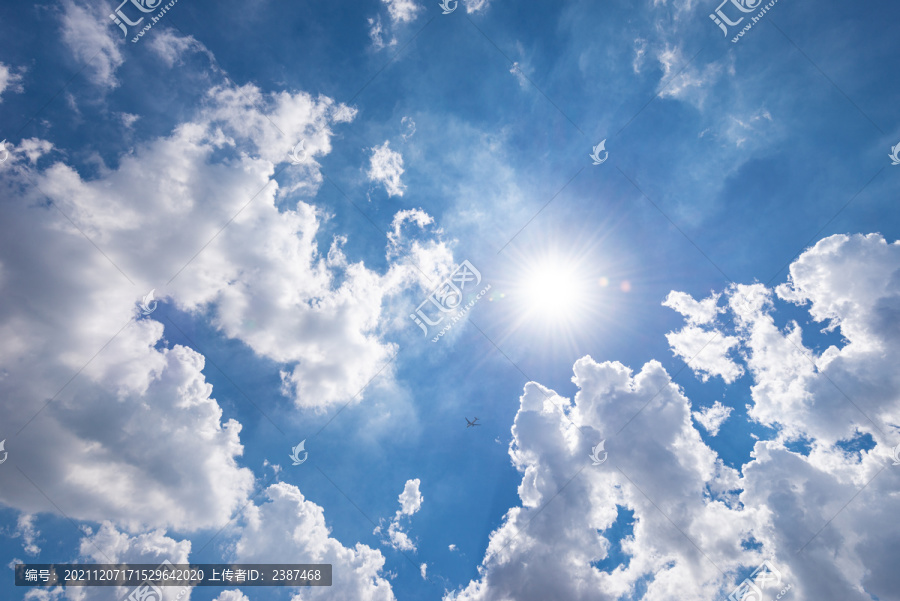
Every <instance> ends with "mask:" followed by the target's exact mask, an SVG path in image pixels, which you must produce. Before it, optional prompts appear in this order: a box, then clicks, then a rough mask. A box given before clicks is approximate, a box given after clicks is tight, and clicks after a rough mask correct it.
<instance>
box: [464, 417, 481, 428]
mask: <svg viewBox="0 0 900 601" xmlns="http://www.w3.org/2000/svg"><path fill="white" fill-rule="evenodd" d="M477 421H478V418H477V417H476V418H475V419H474V420H472V421H469V418H468V417H467V418H466V428H471V427H472V426H480V425H481V424H476V423H475V422H477Z"/></svg>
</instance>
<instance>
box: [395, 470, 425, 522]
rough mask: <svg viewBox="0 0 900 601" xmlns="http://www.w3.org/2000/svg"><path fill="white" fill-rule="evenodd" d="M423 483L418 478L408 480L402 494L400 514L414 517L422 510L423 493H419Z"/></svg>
mask: <svg viewBox="0 0 900 601" xmlns="http://www.w3.org/2000/svg"><path fill="white" fill-rule="evenodd" d="M421 483H422V482H421V481H420V480H419V479H418V478H416V479H414V480H407V481H406V485H405V486H404V487H403V492H402V493H400V512H401V513H402V514H403V515H413V514H414V513H416V512H417V511H419V510H420V509H421V508H422V493H421V492H419V485H420V484H421Z"/></svg>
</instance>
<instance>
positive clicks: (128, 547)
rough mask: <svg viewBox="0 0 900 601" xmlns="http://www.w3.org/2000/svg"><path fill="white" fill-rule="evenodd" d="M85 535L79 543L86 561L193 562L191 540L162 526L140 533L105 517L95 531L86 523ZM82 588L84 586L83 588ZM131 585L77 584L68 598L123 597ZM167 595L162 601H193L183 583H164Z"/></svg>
mask: <svg viewBox="0 0 900 601" xmlns="http://www.w3.org/2000/svg"><path fill="white" fill-rule="evenodd" d="M83 530H84V532H85V536H84V537H82V539H81V541H80V543H79V555H80V559H81V560H82V561H83V562H84V563H128V564H138V563H145V564H153V565H161V564H163V563H164V562H166V561H168V562H169V563H172V564H186V563H190V561H189V559H188V557H189V555H190V551H191V542H190V541H187V540H184V541H176V540H175V539H172V538H170V537H168V536H166V535H165V533H164V532H163V531H162V530H153V531H151V532H145V533H142V534H137V535H134V536H132V535H130V534H128V533H126V532H121V531H119V530H118V529H116V528H115V526H113V525H112V524H111V523H110V522H108V521H103V522H102V523H101V525H100V528H99V529H98V530H97V532H96V533H95V532H94V531H93V530H92V529H91V528H88V527H84V528H83ZM79 589H80V590H79ZM88 590H89V591H90V592H89V593H88ZM132 590H134V589H133V588H128V587H119V586H115V587H90V589H88V587H77V588H74V589H73V588H70V589H69V590H68V594H67V597H66V598H67V599H71V600H72V601H81V600H85V601H87V600H90V601H120V600H121V599H124V598H125V597H126V596H127V595H129V594H130V593H131V592H132ZM160 590H161V591H162V592H163V598H162V599H161V600H160V601H190V598H191V589H190V588H182V587H160Z"/></svg>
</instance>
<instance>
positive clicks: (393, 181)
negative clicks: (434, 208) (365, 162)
mask: <svg viewBox="0 0 900 601" xmlns="http://www.w3.org/2000/svg"><path fill="white" fill-rule="evenodd" d="M371 150H372V156H371V157H370V159H369V171H368V176H369V181H373V182H378V183H381V184H383V185H384V187H385V189H386V190H387V193H388V195H389V196H403V191H404V190H405V189H406V186H404V185H403V182H401V181H400V176H402V175H403V155H401V154H400V153H399V152H395V151H393V150H391V145H390V142H389V141H387V140H385V142H384V144H382V145H381V146H376V147H375V148H372V149H371Z"/></svg>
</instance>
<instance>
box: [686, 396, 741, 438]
mask: <svg viewBox="0 0 900 601" xmlns="http://www.w3.org/2000/svg"><path fill="white" fill-rule="evenodd" d="M731 411H732V408H731V407H726V406H725V405H723V404H722V402H721V401H716V402H715V403H713V404H712V406H710V407H704V408H703V409H701V410H700V411H694V412H693V413H691V415H693V416H694V419H695V420H697V422H698V423H699V424H700V425H701V426H703V428H704V429H705V430H706V431H707V432H709V435H710V436H716V435H718V434H719V428H721V427H722V424H724V423H725V420H726V419H728V416H729V415H731Z"/></svg>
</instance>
